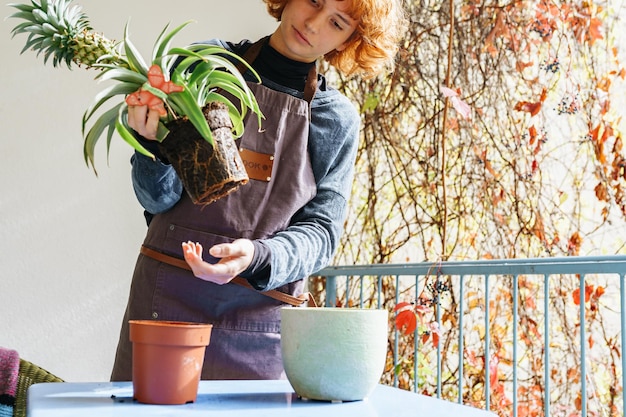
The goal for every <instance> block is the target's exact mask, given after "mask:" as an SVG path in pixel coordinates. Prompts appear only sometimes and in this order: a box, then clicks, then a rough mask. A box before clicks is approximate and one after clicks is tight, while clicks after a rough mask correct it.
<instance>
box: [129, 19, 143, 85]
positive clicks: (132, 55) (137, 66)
mask: <svg viewBox="0 0 626 417" xmlns="http://www.w3.org/2000/svg"><path fill="white" fill-rule="evenodd" d="M128 27H129V24H128V23H127V24H126V27H125V28H124V53H125V54H126V59H127V60H128V65H129V66H130V69H131V70H133V71H135V72H139V73H141V74H144V75H146V74H147V73H148V66H147V65H146V62H145V61H144V59H143V57H142V56H141V54H140V53H139V51H138V50H137V48H136V47H135V45H134V44H133V43H132V42H131V41H130V37H129V35H128Z"/></svg>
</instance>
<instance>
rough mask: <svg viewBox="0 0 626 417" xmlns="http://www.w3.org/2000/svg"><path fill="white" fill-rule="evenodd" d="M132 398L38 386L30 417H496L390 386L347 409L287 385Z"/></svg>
mask: <svg viewBox="0 0 626 417" xmlns="http://www.w3.org/2000/svg"><path fill="white" fill-rule="evenodd" d="M132 396H133V387H132V383H131V382H106V383H90V382H80V383H66V382H57V383H43V384H35V385H32V386H31V387H30V388H29V390H28V416H29V417H72V416H80V417H86V416H88V417H104V416H107V417H117V416H124V417H134V416H137V417H139V416H176V417H185V416H192V415H193V416H200V415H202V416H229V417H237V416H241V417H243V416H245V417H262V416H267V417H282V416H297V417H335V416H337V417H391V416H393V417H405V416H406V417H409V416H411V417H418V416H425V417H450V416H453V417H461V416H463V417H465V416H467V417H495V414H493V413H490V412H487V411H484V410H479V409H476V408H472V407H467V406H463V405H459V404H456V403H453V402H448V401H443V400H438V399H436V398H431V397H427V396H424V395H419V394H415V393H412V392H408V391H404V390H400V389H397V388H392V387H388V386H385V385H378V386H377V387H376V389H375V390H374V392H373V393H372V395H371V396H370V397H369V398H367V399H365V400H363V401H353V402H343V403H341V402H325V401H307V400H302V399H299V398H298V397H297V396H296V395H295V394H294V393H293V389H292V388H291V385H290V384H289V382H287V381H286V380H281V381H201V382H200V388H199V390H198V399H197V400H196V402H195V403H189V404H185V405H148V404H141V403H138V402H136V401H133V398H132Z"/></svg>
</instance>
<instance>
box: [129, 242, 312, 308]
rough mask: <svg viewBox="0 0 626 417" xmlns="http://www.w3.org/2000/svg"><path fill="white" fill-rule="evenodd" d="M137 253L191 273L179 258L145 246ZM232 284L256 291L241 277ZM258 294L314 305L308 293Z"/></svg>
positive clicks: (271, 291) (294, 304)
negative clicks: (296, 295) (298, 294)
mask: <svg viewBox="0 0 626 417" xmlns="http://www.w3.org/2000/svg"><path fill="white" fill-rule="evenodd" d="M139 252H140V253H141V254H142V255H145V256H147V257H149V258H152V259H154V260H157V261H159V262H163V263H164V264H168V265H171V266H175V267H177V268H181V269H186V270H187V271H191V267H190V266H189V264H188V263H187V262H186V261H185V260H184V259H180V258H176V257H174V256H170V255H167V254H165V253H163V252H159V251H156V250H154V249H150V248H149V247H147V246H143V245H142V246H141V249H140V250H139ZM230 282H231V283H233V284H237V285H240V286H242V287H246V288H248V289H251V290H253V291H256V290H255V289H254V287H253V286H252V285H250V283H249V282H248V281H247V280H246V279H244V278H241V277H235V278H233V280H232V281H230ZM256 292H258V293H259V294H263V295H265V296H268V297H271V298H273V299H275V300H278V301H280V302H282V303H285V304H291V305H292V306H297V307H299V306H302V305H304V304H305V303H307V304H308V305H311V302H312V303H313V306H314V305H315V301H314V300H313V297H311V294H310V293H306V294H302V295H300V296H298V297H295V296H293V295H290V294H286V293H284V292H281V291H277V290H269V291H256Z"/></svg>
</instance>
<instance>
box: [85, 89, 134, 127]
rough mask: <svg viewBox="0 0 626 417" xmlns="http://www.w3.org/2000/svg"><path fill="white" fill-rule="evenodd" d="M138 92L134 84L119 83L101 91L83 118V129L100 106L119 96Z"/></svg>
mask: <svg viewBox="0 0 626 417" xmlns="http://www.w3.org/2000/svg"><path fill="white" fill-rule="evenodd" d="M136 90H137V86H136V85H135V84H134V83H119V84H113V85H112V86H109V87H107V88H105V89H104V90H102V91H100V92H99V93H98V94H96V97H95V98H94V100H93V101H92V104H91V105H90V106H89V107H88V108H87V111H85V114H84V116H83V128H84V126H85V123H87V121H88V120H89V119H90V118H91V116H92V115H93V113H94V112H95V111H96V110H98V108H100V106H102V105H103V104H104V103H105V102H107V101H108V100H110V99H111V98H113V97H115V96H117V95H120V94H122V95H126V94H130V93H132V92H134V91H136Z"/></svg>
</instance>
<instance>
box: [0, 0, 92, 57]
mask: <svg viewBox="0 0 626 417" xmlns="http://www.w3.org/2000/svg"><path fill="white" fill-rule="evenodd" d="M70 2H71V0H39V2H37V0H32V1H31V4H19V3H11V4H9V6H10V7H14V8H16V9H17V10H18V11H17V12H16V13H13V14H12V15H11V16H9V17H12V18H16V19H21V20H23V22H22V23H20V24H18V25H17V26H15V27H14V28H13V30H12V31H11V33H12V35H13V36H15V35H17V34H20V33H27V34H28V39H27V41H26V44H25V46H24V48H23V49H22V53H23V52H24V51H27V50H29V49H32V50H34V51H36V52H37V55H39V54H42V53H43V55H44V63H45V62H47V61H48V60H49V59H50V58H52V64H53V65H54V66H55V67H56V66H58V65H59V64H61V63H65V64H66V65H67V67H68V68H71V64H72V61H73V60H74V56H75V49H74V47H75V43H74V41H73V39H74V38H75V37H76V36H77V35H79V34H82V33H83V32H85V31H89V30H91V27H90V26H89V22H88V20H87V17H86V15H85V14H84V13H83V12H82V11H81V8H80V7H79V6H70V5H69V4H70Z"/></svg>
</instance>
